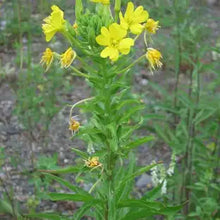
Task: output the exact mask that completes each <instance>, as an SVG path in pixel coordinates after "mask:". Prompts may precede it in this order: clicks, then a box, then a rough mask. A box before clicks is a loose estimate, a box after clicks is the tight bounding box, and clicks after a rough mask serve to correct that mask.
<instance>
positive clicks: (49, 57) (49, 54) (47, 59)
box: [40, 48, 54, 71]
mask: <svg viewBox="0 0 220 220" xmlns="http://www.w3.org/2000/svg"><path fill="white" fill-rule="evenodd" d="M53 58H54V53H53V51H52V50H51V49H50V48H46V50H45V51H44V53H43V56H42V58H41V61H40V63H41V64H43V65H44V64H45V66H46V71H47V70H48V69H49V68H50V65H51V63H52V62H53Z"/></svg>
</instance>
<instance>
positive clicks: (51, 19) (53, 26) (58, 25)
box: [42, 5, 66, 41]
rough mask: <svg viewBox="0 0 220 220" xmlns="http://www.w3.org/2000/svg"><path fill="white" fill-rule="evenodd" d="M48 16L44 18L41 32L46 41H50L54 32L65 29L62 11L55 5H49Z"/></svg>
mask: <svg viewBox="0 0 220 220" xmlns="http://www.w3.org/2000/svg"><path fill="white" fill-rule="evenodd" d="M51 9H52V12H51V14H50V16H48V17H46V18H45V19H44V22H45V24H42V29H43V32H44V34H45V36H46V41H50V40H51V39H52V38H53V36H54V35H55V34H56V32H58V31H59V32H62V31H63V30H64V29H65V23H66V21H65V20H64V19H63V11H62V10H60V8H59V7H58V6H56V5H53V6H52V7H51Z"/></svg>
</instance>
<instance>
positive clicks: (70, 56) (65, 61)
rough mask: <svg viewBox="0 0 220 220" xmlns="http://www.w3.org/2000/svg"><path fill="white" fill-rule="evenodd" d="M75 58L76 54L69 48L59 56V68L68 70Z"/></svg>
mask: <svg viewBox="0 0 220 220" xmlns="http://www.w3.org/2000/svg"><path fill="white" fill-rule="evenodd" d="M75 58H76V52H75V51H74V50H73V49H72V48H71V47H70V48H69V49H68V50H66V51H65V52H64V53H63V54H61V58H60V62H61V67H62V68H68V67H69V66H70V65H71V63H72V62H73V60H74V59H75Z"/></svg>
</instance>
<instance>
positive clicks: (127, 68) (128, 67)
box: [119, 54, 146, 73]
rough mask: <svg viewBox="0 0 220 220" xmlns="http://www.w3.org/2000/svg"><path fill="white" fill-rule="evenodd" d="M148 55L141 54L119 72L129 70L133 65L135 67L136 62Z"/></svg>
mask: <svg viewBox="0 0 220 220" xmlns="http://www.w3.org/2000/svg"><path fill="white" fill-rule="evenodd" d="M145 57H146V55H145V54H143V55H142V56H140V57H139V58H138V59H136V60H135V61H134V62H133V63H132V64H130V65H129V66H127V67H126V68H124V69H122V70H120V71H119V73H124V72H126V71H127V70H129V69H131V67H133V66H134V65H135V64H136V63H138V62H140V61H141V60H142V59H143V58H145Z"/></svg>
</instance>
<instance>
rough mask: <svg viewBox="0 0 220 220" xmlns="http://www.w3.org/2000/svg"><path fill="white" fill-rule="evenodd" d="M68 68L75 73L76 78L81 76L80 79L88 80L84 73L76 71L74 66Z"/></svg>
mask: <svg viewBox="0 0 220 220" xmlns="http://www.w3.org/2000/svg"><path fill="white" fill-rule="evenodd" d="M70 68H71V69H72V70H73V71H74V72H75V73H76V74H75V75H76V76H81V77H85V78H86V79H88V78H89V76H88V75H87V74H85V73H82V72H81V71H79V70H78V69H76V68H75V67H74V66H70Z"/></svg>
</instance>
